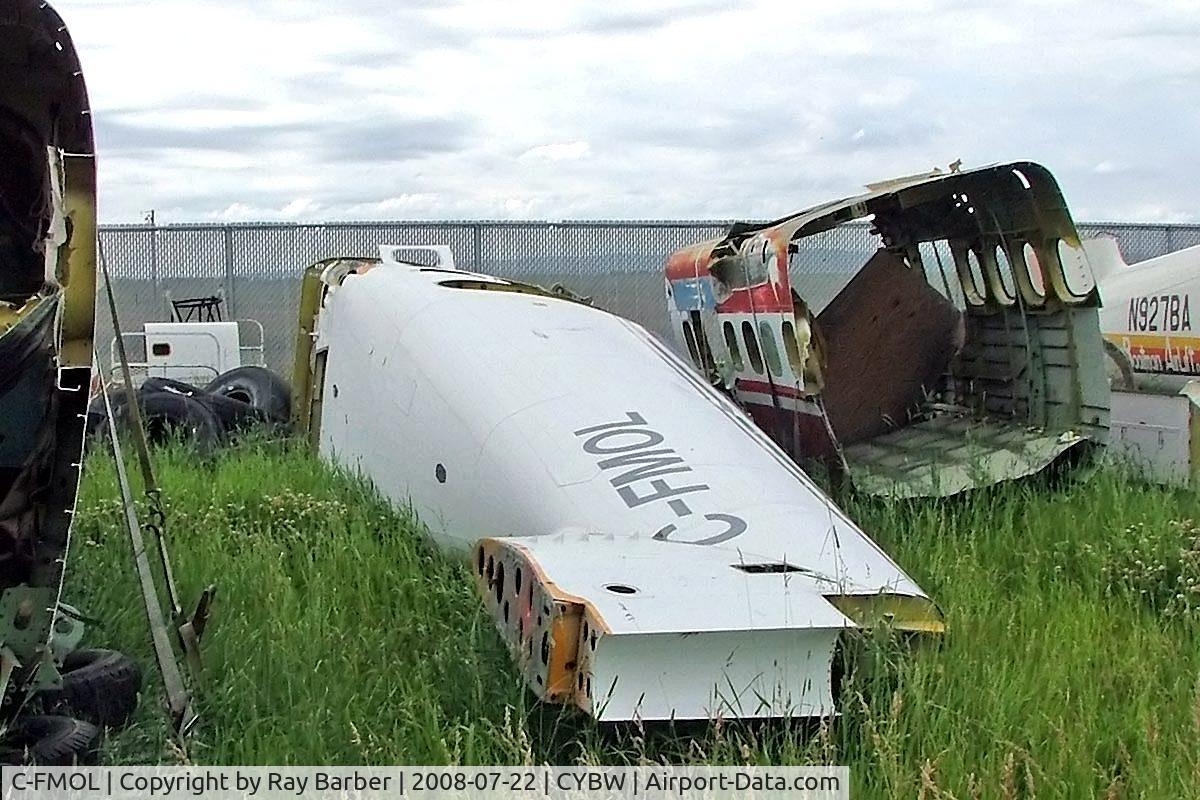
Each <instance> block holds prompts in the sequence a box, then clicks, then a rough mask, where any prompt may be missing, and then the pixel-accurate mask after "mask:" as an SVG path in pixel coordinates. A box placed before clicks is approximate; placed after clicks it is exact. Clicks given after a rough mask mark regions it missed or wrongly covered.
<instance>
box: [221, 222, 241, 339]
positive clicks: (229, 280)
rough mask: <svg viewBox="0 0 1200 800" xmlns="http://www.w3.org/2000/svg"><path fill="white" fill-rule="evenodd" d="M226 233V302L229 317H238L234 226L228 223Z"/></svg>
mask: <svg viewBox="0 0 1200 800" xmlns="http://www.w3.org/2000/svg"><path fill="white" fill-rule="evenodd" d="M222 230H223V232H224V234H225V302H226V303H227V304H228V310H229V319H237V318H238V313H237V298H236V297H235V295H234V281H233V227H232V226H229V225H226V226H225V227H224V228H223V229H222Z"/></svg>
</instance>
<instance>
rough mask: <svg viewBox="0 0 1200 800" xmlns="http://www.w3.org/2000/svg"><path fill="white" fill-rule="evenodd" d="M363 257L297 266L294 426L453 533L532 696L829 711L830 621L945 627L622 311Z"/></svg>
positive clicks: (787, 712)
mask: <svg viewBox="0 0 1200 800" xmlns="http://www.w3.org/2000/svg"><path fill="white" fill-rule="evenodd" d="M422 250H425V251H428V250H432V251H434V252H435V253H436V255H437V264H436V265H433V266H421V265H420V264H419V259H416V258H414V257H413V256H412V255H411V254H412V253H413V252H414V251H415V252H416V253H417V254H419V255H427V253H423V252H422ZM381 256H382V257H381V258H380V259H333V260H329V261H325V262H322V263H320V264H317V265H315V266H313V267H312V268H310V270H309V272H308V274H307V275H306V277H305V286H304V290H303V292H302V300H301V320H300V331H299V339H298V342H297V344H298V354H297V361H296V375H295V380H294V386H295V390H296V396H297V403H296V407H297V409H298V413H299V420H298V424H299V428H300V429H301V430H306V431H307V432H308V435H309V436H310V437H311V441H312V443H313V445H314V446H315V447H316V448H318V450H319V452H320V453H321V455H322V456H323V457H325V458H327V459H329V460H331V461H333V462H334V463H336V464H338V465H341V466H343V467H345V468H347V469H349V470H351V471H357V472H360V473H362V474H363V475H365V476H366V477H368V478H370V479H371V480H372V481H373V482H374V483H375V485H376V486H377V487H378V488H379V490H380V491H382V492H383V493H384V494H385V495H387V496H388V497H389V498H390V499H391V500H392V501H393V502H395V503H397V504H408V503H410V502H411V504H412V505H413V507H414V508H415V509H416V511H417V512H418V514H419V516H420V519H421V520H422V521H423V522H424V523H425V524H426V525H427V526H428V528H429V531H430V533H431V535H432V536H433V537H434V539H435V540H437V541H438V542H439V543H440V544H443V545H445V546H448V547H451V548H458V549H460V550H467V549H469V550H470V553H471V554H470V563H471V565H472V569H473V571H474V573H475V576H476V580H477V582H478V584H479V588H480V590H481V592H482V594H483V596H484V598H485V600H486V604H487V607H488V609H489V610H490V613H491V615H492V616H493V617H494V619H495V621H496V624H497V626H498V627H499V629H500V631H501V633H502V635H503V637H504V638H505V639H506V640H507V642H508V644H509V645H510V647H511V649H512V650H513V651H514V653H515V654H516V656H517V658H518V660H519V662H520V665H521V668H522V671H523V673H524V675H525V678H526V679H527V682H528V684H529V686H530V687H531V688H532V689H533V690H534V692H535V693H536V694H537V695H538V696H539V697H541V698H543V699H545V700H548V701H551V702H556V703H564V704H573V705H576V706H578V707H580V708H582V709H583V710H585V711H587V712H589V713H591V714H593V715H594V716H596V717H597V718H599V719H603V720H631V719H643V720H656V719H708V718H712V717H717V716H720V717H774V716H816V715H825V714H830V713H833V712H834V687H833V685H832V684H833V681H834V677H833V675H832V672H833V668H832V664H833V661H834V653H835V649H836V648H837V646H838V642H839V637H840V635H841V634H842V633H843V631H845V630H847V629H852V628H855V627H858V626H864V625H870V624H872V623H873V622H875V621H877V620H880V619H883V618H884V617H886V618H887V619H889V620H890V621H891V623H892V624H893V625H894V626H895V627H896V628H898V629H901V630H908V631H921V632H930V633H936V632H940V631H941V630H942V628H943V621H942V617H941V614H940V613H939V611H938V609H937V608H936V607H935V606H934V604H933V603H932V602H931V601H930V599H929V598H928V597H927V596H926V595H925V593H924V592H923V591H922V590H921V589H920V587H919V586H917V585H916V583H915V582H914V581H913V580H912V579H911V578H910V577H909V576H908V575H906V574H905V572H904V571H903V570H902V569H901V568H900V567H899V566H897V565H896V563H895V562H894V561H892V560H891V559H890V558H889V557H888V556H887V554H885V553H884V552H883V551H882V550H881V549H880V548H879V547H878V546H876V545H875V544H874V543H873V542H872V541H871V539H870V538H869V537H868V536H867V535H866V534H865V533H864V532H863V531H862V530H861V529H860V528H859V527H858V526H857V525H855V524H854V522H853V521H851V520H850V519H849V518H847V517H846V515H845V514H844V513H843V512H842V511H841V510H840V509H839V508H838V507H837V506H836V505H835V504H834V503H833V502H832V501H831V500H830V499H829V498H828V497H827V496H826V495H825V493H824V492H822V491H821V489H820V488H818V486H817V485H816V484H815V483H814V482H813V481H812V480H811V479H810V478H809V477H808V476H807V475H805V473H804V472H803V471H801V470H800V468H799V467H798V466H797V465H796V463H795V462H794V461H793V460H792V459H791V458H789V457H788V456H787V454H786V453H784V452H783V451H782V450H781V449H780V448H779V447H778V446H777V445H776V444H775V443H774V442H772V441H771V439H770V438H769V437H768V436H766V435H765V434H764V433H763V432H762V431H761V430H759V429H758V428H757V427H756V426H755V425H754V423H753V422H752V421H751V419H750V418H749V417H747V416H746V414H745V413H744V412H743V411H742V410H741V409H740V408H738V407H737V406H736V405H735V404H734V403H732V402H731V401H730V400H729V398H727V397H725V396H724V395H722V394H721V393H720V392H718V391H716V390H715V389H713V388H712V387H711V386H709V385H708V383H707V382H706V381H705V380H704V378H703V377H702V376H701V375H700V374H698V373H697V372H696V370H695V369H694V368H693V367H692V366H691V365H690V364H688V363H687V362H685V361H683V360H681V359H680V358H679V357H678V356H676V355H675V353H674V352H672V351H671V350H670V349H669V348H668V347H666V346H664V345H663V344H662V343H661V342H659V341H658V340H657V339H655V338H654V337H653V336H652V335H650V334H649V333H647V332H646V331H645V330H644V329H642V328H641V327H639V326H638V325H636V324H633V323H631V322H628V321H626V320H624V319H621V318H620V317H617V316H615V315H613V314H609V313H607V312H604V311H601V310H599V309H596V308H593V307H591V306H589V305H587V304H585V303H582V302H578V301H575V300H572V299H569V298H564V297H561V296H558V295H556V294H553V293H549V292H546V291H543V290H540V289H538V288H536V287H532V286H527V285H523V284H519V283H514V282H511V281H507V280H501V279H499V278H495V277H490V276H486V275H477V274H472V273H468V272H463V271H459V270H456V269H455V268H454V264H453V258H452V255H451V254H450V252H449V250H448V249H447V248H425V249H422V248H408V247H391V246H384V247H382V248H381Z"/></svg>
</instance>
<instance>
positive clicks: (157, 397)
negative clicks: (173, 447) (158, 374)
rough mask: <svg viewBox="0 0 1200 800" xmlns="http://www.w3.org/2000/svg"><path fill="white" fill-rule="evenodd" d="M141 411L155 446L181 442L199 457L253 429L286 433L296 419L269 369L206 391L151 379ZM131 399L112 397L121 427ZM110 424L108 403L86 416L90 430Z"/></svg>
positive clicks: (225, 377) (234, 376) (239, 373)
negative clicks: (172, 441)
mask: <svg viewBox="0 0 1200 800" xmlns="http://www.w3.org/2000/svg"><path fill="white" fill-rule="evenodd" d="M136 397H137V403H138V408H139V409H140V410H141V415H142V421H143V423H144V424H145V426H146V434H147V436H148V438H149V439H150V440H151V441H152V442H163V441H166V440H168V439H170V438H172V437H181V438H183V439H184V440H186V441H188V442H190V443H192V444H193V445H195V447H196V448H197V449H198V450H200V451H201V452H211V451H212V450H213V449H215V448H217V447H219V446H220V445H222V444H225V443H226V442H228V441H229V440H230V439H231V438H232V437H234V436H236V435H238V434H240V433H244V432H246V431H248V430H252V429H266V430H268V431H271V432H276V433H280V432H285V431H286V430H287V427H288V424H289V421H290V419H291V413H292V393H291V389H290V388H289V387H288V385H287V383H286V382H284V380H283V379H282V378H280V377H279V376H278V375H276V374H275V373H273V372H271V371H270V370H269V369H266V368H265V367H237V368H236V369H231V370H229V371H228V372H225V373H223V374H221V375H218V376H217V377H216V379H214V380H213V381H212V382H211V383H209V384H208V385H207V386H204V387H197V386H192V385H191V384H187V383H183V382H181V381H175V380H171V379H169V378H147V379H146V381H145V382H144V383H142V385H141V386H139V387H138V389H137V392H136ZM127 402H128V400H127V395H126V393H125V392H124V391H123V390H114V391H111V392H109V404H110V405H111V406H112V409H113V415H114V417H115V418H116V421H117V423H118V424H123V423H124V422H125V421H126V420H127V414H126V405H127ZM106 424H107V414H106V412H105V404H104V398H103V397H98V398H96V400H94V401H93V402H92V405H91V408H90V409H89V410H88V430H89V431H90V432H93V433H94V432H103V430H104V429H105V426H106Z"/></svg>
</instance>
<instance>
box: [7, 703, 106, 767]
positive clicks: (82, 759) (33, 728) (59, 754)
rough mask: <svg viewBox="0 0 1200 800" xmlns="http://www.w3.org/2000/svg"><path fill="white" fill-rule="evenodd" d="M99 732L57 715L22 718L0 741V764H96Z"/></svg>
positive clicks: (85, 723) (76, 720)
mask: <svg viewBox="0 0 1200 800" xmlns="http://www.w3.org/2000/svg"><path fill="white" fill-rule="evenodd" d="M99 750H100V729H99V728H97V727H96V726H95V725H93V724H92V723H90V722H83V721H82V720H78V719H72V718H71V717H63V716H58V715H56V714H38V715H35V716H29V717H22V718H20V719H18V720H17V721H16V722H14V723H13V724H12V726H11V727H9V729H8V731H7V732H6V733H5V735H4V738H3V739H2V740H0V763H3V764H9V765H24V764H35V765H38V766H46V767H70V766H74V765H76V764H95V763H96V761H97V760H98V757H99Z"/></svg>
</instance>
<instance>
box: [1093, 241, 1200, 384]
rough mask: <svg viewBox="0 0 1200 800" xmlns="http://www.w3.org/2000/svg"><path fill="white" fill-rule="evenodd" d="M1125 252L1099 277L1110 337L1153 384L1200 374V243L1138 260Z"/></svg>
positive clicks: (1138, 372) (1144, 380) (1103, 314)
mask: <svg viewBox="0 0 1200 800" xmlns="http://www.w3.org/2000/svg"><path fill="white" fill-rule="evenodd" d="M1119 258H1120V257H1119V254H1118V255H1117V256H1116V260H1117V263H1116V264H1114V265H1111V266H1110V269H1109V270H1107V274H1104V275H1103V276H1102V277H1101V279H1100V281H1099V286H1100V295H1101V298H1102V299H1103V301H1104V307H1103V309H1102V310H1101V313H1100V327H1101V329H1102V331H1103V333H1104V337H1105V338H1106V339H1108V340H1109V341H1110V342H1112V343H1113V344H1115V345H1116V346H1117V347H1119V348H1120V349H1121V350H1123V351H1125V354H1126V355H1127V356H1128V357H1129V361H1130V365H1131V366H1132V367H1133V370H1134V373H1135V374H1136V375H1137V376H1138V378H1139V383H1142V384H1145V385H1146V386H1147V387H1148V388H1178V387H1179V386H1182V385H1183V384H1184V383H1186V382H1187V381H1189V380H1194V379H1196V378H1200V246H1197V247H1190V248H1187V249H1186V250H1177V251H1175V252H1173V253H1168V254H1167V255H1164V256H1159V257H1157V258H1152V259H1149V260H1147V261H1142V262H1139V263H1137V264H1134V265H1132V266H1126V265H1125V264H1124V263H1123V262H1121V261H1119Z"/></svg>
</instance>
